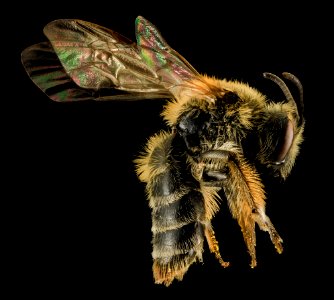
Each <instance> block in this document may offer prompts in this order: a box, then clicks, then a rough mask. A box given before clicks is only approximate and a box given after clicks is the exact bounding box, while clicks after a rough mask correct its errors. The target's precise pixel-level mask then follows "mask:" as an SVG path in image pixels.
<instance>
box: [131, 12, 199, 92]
mask: <svg viewBox="0 0 334 300" xmlns="http://www.w3.org/2000/svg"><path fill="white" fill-rule="evenodd" d="M136 38H137V45H138V49H139V51H140V54H141V56H142V57H143V59H144V60H145V62H146V64H147V65H149V66H150V67H151V68H152V69H153V70H154V71H155V72H156V73H157V74H158V75H159V76H161V78H162V81H163V82H164V84H165V86H166V87H167V88H170V87H171V86H173V85H176V84H181V83H182V82H184V81H189V80H191V79H194V78H195V77H198V76H199V74H198V72H197V71H196V70H195V69H194V68H193V67H192V66H191V65H190V63H189V62H188V61H187V60H186V59H185V58H184V57H182V56H181V55H180V54H179V53H178V52H176V51H175V50H173V49H172V48H171V47H170V46H169V45H168V44H167V43H166V41H165V40H164V38H163V37H162V36H161V34H160V32H159V31H158V30H157V29H156V28H155V27H154V26H153V24H152V23H150V22H149V21H147V20H146V19H144V18H143V17H141V16H139V17H137V19H136Z"/></svg>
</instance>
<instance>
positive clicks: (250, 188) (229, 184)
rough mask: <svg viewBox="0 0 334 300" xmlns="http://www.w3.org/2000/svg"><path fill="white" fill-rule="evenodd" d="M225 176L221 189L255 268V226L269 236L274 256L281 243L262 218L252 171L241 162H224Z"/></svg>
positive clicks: (260, 192) (261, 192)
mask: <svg viewBox="0 0 334 300" xmlns="http://www.w3.org/2000/svg"><path fill="white" fill-rule="evenodd" d="M228 173H229V176H228V178H227V179H226V180H225V182H224V185H223V189H224V192H225V195H226V198H227V201H228V204H229V208H230V210H231V213H232V215H233V217H234V218H235V219H237V221H238V223H239V225H240V227H241V230H242V233H243V236H244V240H245V243H246V245H247V248H248V252H249V254H250V256H251V264H250V265H251V267H252V268H254V267H255V266H256V265H257V262H256V251H255V246H256V235H255V223H257V224H258V225H259V227H260V228H261V229H262V230H264V231H268V232H269V234H270V238H271V240H272V242H273V244H274V246H275V248H276V250H277V252H278V253H281V252H282V251H283V247H282V242H283V241H282V239H281V238H280V236H279V234H278V233H277V231H276V230H275V228H274V226H273V224H272V223H271V222H270V219H269V218H268V216H267V215H266V214H265V194H264V190H263V185H262V183H261V181H260V178H259V176H258V174H257V173H256V172H255V169H253V168H252V167H251V166H250V165H248V164H247V163H245V162H244V161H233V160H231V161H229V162H228Z"/></svg>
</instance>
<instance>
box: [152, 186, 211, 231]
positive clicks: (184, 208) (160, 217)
mask: <svg viewBox="0 0 334 300" xmlns="http://www.w3.org/2000/svg"><path fill="white" fill-rule="evenodd" d="M204 213H205V212H204V206H203V195H202V193H200V192H199V191H194V190H191V191H189V192H188V193H187V194H185V195H183V196H182V197H181V198H180V199H178V200H177V201H175V202H173V203H170V204H169V205H164V206H159V207H156V208H154V209H153V211H152V225H153V226H152V231H153V232H162V231H166V230H167V229H172V228H179V227H181V226H183V225H185V224H188V223H190V222H195V221H197V220H198V219H199V218H202V217H203V216H204Z"/></svg>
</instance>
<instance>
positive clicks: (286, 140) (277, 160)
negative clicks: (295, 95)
mask: <svg viewBox="0 0 334 300" xmlns="http://www.w3.org/2000/svg"><path fill="white" fill-rule="evenodd" d="M293 137H294V132H293V123H292V121H291V120H288V121H287V123H286V126H285V128H284V129H283V130H282V133H281V136H280V137H279V138H278V141H277V146H276V150H275V152H274V155H273V161H274V164H275V165H281V164H283V163H284V162H285V157H286V155H287V154H288V152H289V150H290V148H291V145H292V141H293Z"/></svg>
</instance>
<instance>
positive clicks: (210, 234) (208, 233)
mask: <svg viewBox="0 0 334 300" xmlns="http://www.w3.org/2000/svg"><path fill="white" fill-rule="evenodd" d="M204 233H205V237H206V241H207V242H208V245H209V249H210V251H211V253H214V255H215V256H216V258H217V259H218V261H219V263H220V264H221V265H222V266H223V267H224V268H225V267H228V266H229V265H230V263H229V262H227V261H224V260H223V258H222V257H221V255H220V251H219V245H218V241H217V240H216V237H215V232H214V231H213V229H212V228H211V226H207V227H206V228H205V231H204Z"/></svg>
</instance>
